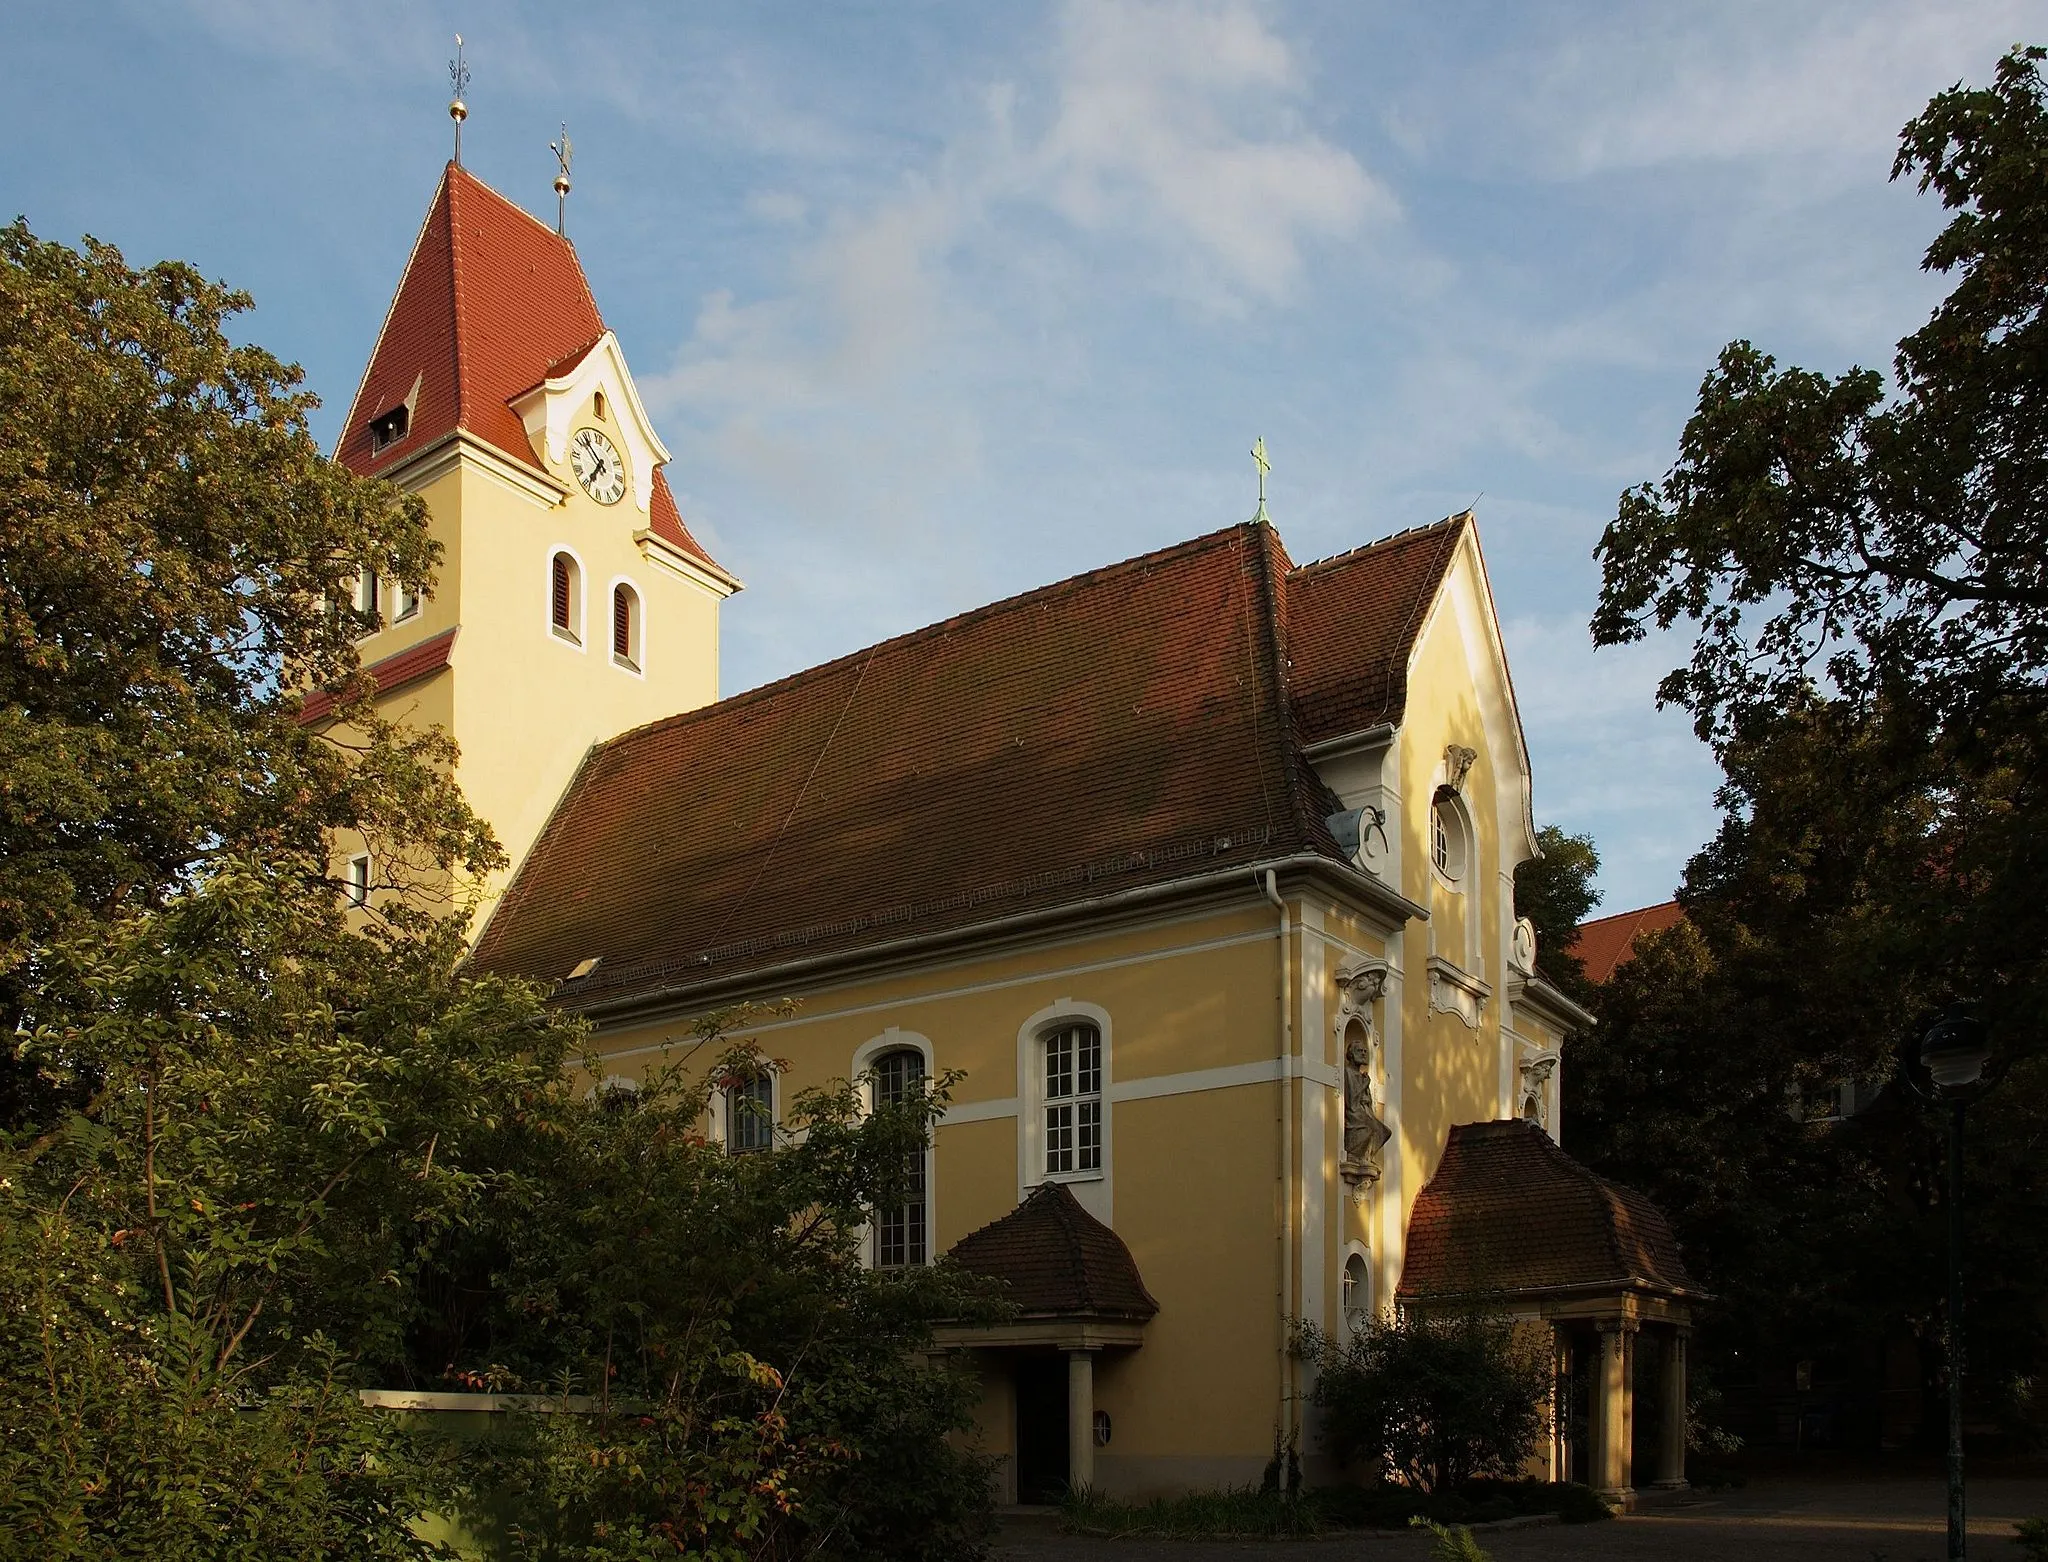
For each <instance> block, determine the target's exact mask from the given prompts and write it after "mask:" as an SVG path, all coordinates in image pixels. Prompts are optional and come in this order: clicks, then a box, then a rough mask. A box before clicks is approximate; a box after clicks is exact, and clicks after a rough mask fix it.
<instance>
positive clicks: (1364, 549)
mask: <svg viewBox="0 0 2048 1562" xmlns="http://www.w3.org/2000/svg"><path fill="white" fill-rule="evenodd" d="M1471 518H1472V512H1471V511H1470V510H1460V511H1459V512H1458V513H1457V514H1456V515H1446V516H1445V517H1444V518H1443V519H1442V520H1439V521H1430V522H1428V523H1427V524H1425V525H1421V526H1404V527H1402V528H1401V530H1399V531H1397V532H1389V533H1388V534H1387V535H1386V536H1384V537H1375V538H1374V539H1373V540H1372V541H1371V542H1362V543H1360V544H1359V545H1358V546H1357V547H1355V548H1347V549H1345V550H1344V551H1343V552H1342V553H1332V554H1328V555H1325V556H1324V557H1323V558H1320V559H1310V560H1309V561H1308V562H1307V563H1306V564H1297V565H1295V566H1294V568H1293V569H1292V570H1291V571H1289V578H1290V579H1291V578H1292V577H1293V576H1295V575H1306V574H1309V573H1311V572H1313V571H1315V570H1320V569H1324V568H1327V567H1329V566H1331V565H1335V564H1347V563H1352V562H1354V561H1356V560H1357V559H1358V558H1359V557H1360V556H1361V555H1363V554H1367V553H1371V552H1373V551H1374V550H1375V549H1378V548H1385V547H1390V546H1391V545H1393V544H1394V543H1397V542H1401V541H1404V540H1405V541H1409V542H1414V541H1418V540H1420V539H1421V538H1422V537H1424V536H1425V535H1427V534H1428V533H1430V532H1433V531H1437V530H1440V529H1442V528H1445V527H1450V526H1455V525H1457V524H1459V523H1460V522H1463V521H1467V520H1470V519H1471Z"/></svg>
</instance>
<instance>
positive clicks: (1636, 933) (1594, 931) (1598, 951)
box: [1568, 900, 1685, 983]
mask: <svg viewBox="0 0 2048 1562" xmlns="http://www.w3.org/2000/svg"><path fill="white" fill-rule="evenodd" d="M1684 920H1685V911H1684V910H1683V908H1681V907H1680V906H1679V904H1678V902H1677V901H1675V900H1667V901H1665V902H1663V904H1661V905H1656V906H1644V907H1643V908H1642V909H1641V910H1640V911H1618V912H1616V913H1615V914H1614V915H1613V916H1611V917H1595V918H1594V919H1593V920H1592V921H1590V922H1581V923H1580V924H1579V931H1578V935H1577V936H1576V937H1575V938H1573V939H1572V942H1571V948H1570V949H1569V951H1568V953H1571V954H1574V955H1577V956H1578V957H1579V960H1580V962H1581V963H1582V964H1584V966H1585V968H1586V980H1587V981H1589V982H1594V983H1600V982H1605V981H1606V980H1607V979H1608V978H1609V977H1611V976H1613V975H1614V972H1615V968H1616V967H1617V966H1620V965H1623V964H1625V963H1626V962H1627V961H1628V960H1629V959H1631V958H1632V957H1633V955H1634V953H1635V943H1636V939H1637V938H1639V937H1640V936H1641V935H1643V934H1644V933H1661V932H1663V931H1664V930H1665V929H1666V928H1667V927H1676V926H1677V925H1678V924H1679V923H1681V922H1683V921H1684Z"/></svg>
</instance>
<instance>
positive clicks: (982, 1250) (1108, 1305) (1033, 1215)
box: [950, 1182, 1159, 1322]
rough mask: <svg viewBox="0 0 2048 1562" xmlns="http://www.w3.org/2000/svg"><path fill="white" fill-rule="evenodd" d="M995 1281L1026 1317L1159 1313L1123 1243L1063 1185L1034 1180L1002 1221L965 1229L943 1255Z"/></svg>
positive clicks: (1128, 1316)
mask: <svg viewBox="0 0 2048 1562" xmlns="http://www.w3.org/2000/svg"><path fill="white" fill-rule="evenodd" d="M950 1256H951V1257H952V1259H953V1261H954V1262H955V1263H957V1264H958V1265H959V1266H960V1267H961V1268H962V1269H968V1270H972V1271H973V1272H974V1273H976V1274H980V1275H986V1276H988V1277H989V1278H990V1279H992V1280H1000V1281H1002V1282H1003V1284H1004V1286H1005V1287H1006V1288H1007V1291H1008V1299H1009V1300H1010V1301H1011V1302H1013V1303H1014V1304H1015V1305H1016V1308H1017V1310H1018V1312H1019V1313H1020V1314H1022V1315H1023V1316H1024V1317H1026V1318H1124V1319H1136V1320H1138V1321H1139V1322H1143V1321H1144V1320H1145V1319H1147V1318H1150V1317H1152V1316H1153V1315H1154V1314H1155V1313H1157V1312H1158V1311H1159V1304H1158V1303H1157V1302H1155V1301H1154V1300H1153V1299H1152V1293H1151V1292H1150V1291H1148V1290H1146V1289H1145V1281H1144V1278H1143V1277H1142V1276H1141V1275H1140V1274H1139V1273H1138V1261H1137V1260H1136V1259H1134V1258H1132V1257H1131V1250H1130V1249H1129V1248H1127V1247H1125V1246H1124V1240H1123V1238H1122V1237H1120V1236H1118V1235H1117V1234H1116V1233H1115V1232H1114V1231H1112V1230H1110V1229H1109V1227H1107V1226H1105V1225H1104V1224H1103V1223H1102V1222H1101V1221H1099V1220H1097V1219H1096V1218H1095V1217H1094V1216H1093V1215H1091V1214H1089V1213H1088V1211H1086V1210H1085V1209H1083V1208H1082V1207H1081V1201H1080V1200H1079V1199H1077V1198H1075V1197H1074V1194H1073V1190H1072V1189H1070V1188H1069V1187H1068V1186H1067V1185H1066V1184H1065V1183H1063V1182H1046V1183H1040V1184H1039V1185H1038V1186H1037V1187H1036V1188H1034V1189H1032V1191H1031V1194H1030V1196H1029V1197H1028V1198H1026V1199H1025V1200H1024V1202H1023V1203H1022V1204H1019V1205H1018V1206H1017V1207H1016V1208H1015V1209H1013V1210H1011V1211H1010V1213H1009V1214H1007V1215H1005V1216H1004V1217H1003V1218H1002V1219H1001V1220H998V1221H994V1222H992V1223H991V1224H989V1225H986V1226H983V1227H982V1228H981V1229H980V1230H979V1231H974V1232H970V1233H969V1234H968V1235H966V1236H964V1237H962V1238H961V1239H960V1240H959V1241H958V1242H955V1243H954V1244H953V1248H952V1252H951V1255H950Z"/></svg>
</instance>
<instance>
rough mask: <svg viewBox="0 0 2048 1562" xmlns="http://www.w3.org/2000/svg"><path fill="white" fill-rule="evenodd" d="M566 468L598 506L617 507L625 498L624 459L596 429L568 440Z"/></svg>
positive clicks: (583, 431) (585, 430)
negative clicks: (568, 467)
mask: <svg viewBox="0 0 2048 1562" xmlns="http://www.w3.org/2000/svg"><path fill="white" fill-rule="evenodd" d="M569 465H570V466H572V467H574V468H575V470H576V481H577V482H579V483H581V484H582V485H583V491H584V492H585V493H587V494H589V495H590V497H591V498H593V499H595V500H596V501H597V502H598V503H599V504H617V503H618V502H619V501H620V500H621V499H623V498H624V497H625V496H626V458H625V457H624V456H622V455H620V454H619V447H618V446H617V445H614V444H613V443H612V442H611V441H610V440H609V439H606V438H605V437H604V435H603V434H601V433H599V432H598V431H597V430H596V429H594V428H580V429H578V430H577V431H576V437H575V438H573V439H571V440H570V441H569Z"/></svg>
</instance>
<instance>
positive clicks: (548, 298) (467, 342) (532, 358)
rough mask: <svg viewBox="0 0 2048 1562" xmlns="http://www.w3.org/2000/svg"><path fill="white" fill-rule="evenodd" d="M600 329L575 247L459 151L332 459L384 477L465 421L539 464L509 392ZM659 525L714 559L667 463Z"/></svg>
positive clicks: (560, 369) (659, 486) (572, 356)
mask: <svg viewBox="0 0 2048 1562" xmlns="http://www.w3.org/2000/svg"><path fill="white" fill-rule="evenodd" d="M604 330H605V325H604V320H603V318H602V316H600V315H599V313H598V309H597V301H596V299H595V298H593V297H592V296H591V292H590V284H589V282H588V281H587V280H586V279H585V277H584V275H583V266H582V263H581V262H580V261H579V260H577V258H576V249H575V246H574V245H572V244H571V243H570V242H569V241H568V240H567V239H565V238H563V237H561V236H560V235H559V234H557V233H556V232H555V231H554V230H553V229H552V228H550V227H548V226H547V224H545V223H543V222H541V221H540V220H539V219H538V218H536V217H534V216H532V215H530V214H529V213H527V212H526V211H524V210H522V209H521V208H520V207H519V206H517V205H515V204H514V203H513V202H511V201H508V200H506V199H505V197H504V196H502V195H500V194H499V193H498V192H497V191H496V190H493V189H492V188H491V187H490V186H489V185H487V184H485V183H484V182H483V181H482V180H481V179H479V178H477V177H476V176H475V175H474V174H472V173H470V172H468V171H467V170H466V169H463V168H461V167H459V166H457V165H456V164H454V163H450V164H449V165H448V166H447V168H446V169H445V170H444V171H443V173H442V175H441V183H440V185H439V186H438V187H437V188H436V189H435V191H434V198H433V200H432V202H431V203H430V204H429V205H428V207H427V215H426V220H425V221H424V222H423V223H422V224H421V225H420V232H419V237H418V238H417V239H416V240H415V241H414V243H413V250H412V256H411V258H410V259H409V260H408V261H407V262H406V267H405V274H404V276H403V277H402V278H400V280H399V284H398V291H397V293H396V294H395V295H393V297H392V300H391V308H390V310H389V312H388V313H387V314H386V315H385V317H384V327H383V329H382V330H381V331H380V332H379V333H378V336H377V345H376V347H375V349H374V350H373V351H372V353H371V355H370V362H369V366H368V368H366V369H365V370H364V371H363V379H362V384H361V385H360V386H358V387H357V389H356V395H355V400H354V402H353V403H352V404H351V406H350V408H349V414H348V421H347V422H346V423H344V424H343V425H342V432H341V438H340V440H339V441H338V443H337V444H336V447H335V459H336V460H338V461H340V462H341V464H342V465H343V466H346V467H348V468H349V469H350V470H351V471H355V472H360V473H363V474H365V475H375V474H377V473H381V472H386V471H389V470H390V469H391V468H392V467H394V466H396V465H397V464H398V463H399V462H401V461H403V460H405V459H406V458H407V457H409V456H412V455H414V454H416V453H418V452H419V451H422V450H425V449H426V448H428V447H429V446H430V445H432V444H434V443H435V442H436V441H437V440H440V439H443V438H445V437H446V436H448V435H449V434H452V433H454V432H455V431H456V430H457V429H460V430H462V431H463V432H465V433H468V434H470V435H472V436H473V437H475V438H477V439H480V440H482V441H483V442H484V443H485V444H488V445H490V446H492V447H493V448H494V449H496V450H498V451H499V452H500V453H502V454H503V455H505V456H507V457H509V458H510V459H512V460H514V461H517V462H519V463H520V464H521V465H524V466H529V467H531V466H533V465H534V464H535V463H534V454H533V445H532V442H531V441H530V440H529V439H528V438H527V434H526V425H525V424H524V423H523V422H522V421H521V420H520V417H519V415H518V414H517V413H516V412H514V411H513V410H512V407H511V402H512V400H513V399H514V398H516V397H517V396H518V395H519V394H520V393H521V392H522V391H525V390H529V389H531V388H532V387H533V386H535V385H537V384H539V383H540V382H541V381H542V380H544V379H546V378H548V377H549V376H550V375H551V374H561V373H565V372H566V371H567V370H568V369H570V368H572V367H573V366H574V365H575V364H576V363H577V362H580V361H581V359H582V357H583V355H584V354H585V353H587V352H589V351H590V349H591V347H592V346H594V345H595V344H596V342H597V340H598V338H599V337H601V336H603V335H604ZM415 386H417V387H418V394H417V395H416V396H415V395H414V387H415ZM409 397H411V398H412V403H413V405H412V414H411V418H410V421H409V424H408V427H407V431H406V434H405V437H404V438H402V439H400V440H398V441H397V442H395V443H394V444H392V445H389V446H387V447H386V448H385V449H383V450H380V451H376V452H374V453H373V452H372V450H371V439H370V421H371V420H372V419H373V418H376V417H379V416H381V415H382V414H384V413H386V412H388V411H390V410H391V409H392V408H394V407H397V406H399V405H400V404H401V403H403V402H405V401H406V400H407V399H408V398H409ZM649 526H650V529H651V530H653V531H654V532H655V533H656V535H658V536H660V537H662V538H663V539H664V540H666V541H668V542H671V543H674V544H675V545H676V546H677V547H680V548H682V549H684V550H685V551H686V552H688V553H690V554H692V555H694V556H695V557H697V558H699V559H701V560H703V561H704V562H705V563H707V564H711V563H712V560H711V557H710V555H709V554H707V553H706V552H705V551H704V550H703V548H702V547H700V546H699V545H698V543H697V541H696V539H695V538H694V537H692V536H691V535H690V532H689V528H688V527H686V526H685V525H684V524H683V521H682V517H681V516H680V515H679V514H678V513H677V511H676V504H675V499H674V497H673V496H672V495H671V494H670V493H669V492H668V485H667V483H666V482H665V481H664V480H663V479H662V478H661V476H660V475H659V474H658V473H657V475H656V479H655V492H654V499H653V503H652V506H651V515H650V520H649ZM716 567H717V566H716V565H715V564H713V568H714V569H715V568H716ZM721 573H722V572H721Z"/></svg>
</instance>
